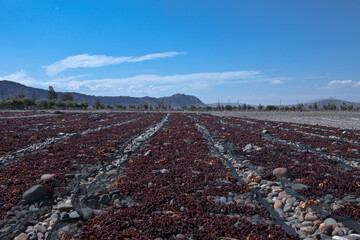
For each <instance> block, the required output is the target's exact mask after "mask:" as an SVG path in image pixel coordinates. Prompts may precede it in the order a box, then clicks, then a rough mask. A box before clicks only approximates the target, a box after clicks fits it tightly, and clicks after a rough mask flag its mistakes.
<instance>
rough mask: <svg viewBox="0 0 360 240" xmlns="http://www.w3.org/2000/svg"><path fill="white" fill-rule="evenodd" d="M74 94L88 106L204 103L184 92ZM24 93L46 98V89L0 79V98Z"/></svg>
mask: <svg viewBox="0 0 360 240" xmlns="http://www.w3.org/2000/svg"><path fill="white" fill-rule="evenodd" d="M55 91H56V89H55ZM57 93H58V97H59V98H60V97H61V95H62V94H64V93H65V92H57ZM68 93H70V94H71V95H73V96H74V101H75V102H87V103H88V104H89V106H91V105H92V104H93V103H94V102H95V100H96V99H99V101H100V102H101V103H103V104H105V105H107V104H109V105H114V104H121V105H125V106H129V105H140V104H143V103H148V104H149V105H153V106H155V105H158V104H161V103H162V102H163V103H164V104H166V105H169V104H170V105H171V107H172V108H179V107H182V106H184V105H186V106H191V105H194V106H197V107H205V106H206V105H205V104H204V103H203V102H202V101H201V100H200V99H198V98H197V97H195V96H191V95H185V94H179V93H178V94H175V95H172V96H170V97H161V98H155V97H141V98H138V97H129V96H114V97H112V96H111V97H107V96H92V95H86V94H81V93H76V92H68ZM20 94H24V95H25V97H27V98H32V97H33V96H35V98H36V100H42V99H47V96H48V91H47V90H44V89H39V88H32V87H28V86H25V85H22V84H20V83H16V82H12V81H7V80H2V81H0V98H8V97H13V96H16V95H20Z"/></svg>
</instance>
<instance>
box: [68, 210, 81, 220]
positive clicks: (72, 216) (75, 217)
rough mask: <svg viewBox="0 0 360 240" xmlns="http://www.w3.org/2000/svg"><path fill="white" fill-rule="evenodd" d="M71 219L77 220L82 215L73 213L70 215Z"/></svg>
mask: <svg viewBox="0 0 360 240" xmlns="http://www.w3.org/2000/svg"><path fill="white" fill-rule="evenodd" d="M69 217H70V218H71V219H77V218H79V217H80V215H79V214H78V213H77V212H76V211H73V212H71V213H70V215H69Z"/></svg>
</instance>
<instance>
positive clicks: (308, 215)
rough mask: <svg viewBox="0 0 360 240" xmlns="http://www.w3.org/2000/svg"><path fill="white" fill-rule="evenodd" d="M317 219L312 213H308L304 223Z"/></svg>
mask: <svg viewBox="0 0 360 240" xmlns="http://www.w3.org/2000/svg"><path fill="white" fill-rule="evenodd" d="M317 219H318V217H317V216H316V215H315V214H314V213H313V212H308V213H307V214H306V215H305V221H315V220H317Z"/></svg>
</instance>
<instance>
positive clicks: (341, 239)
mask: <svg viewBox="0 0 360 240" xmlns="http://www.w3.org/2000/svg"><path fill="white" fill-rule="evenodd" d="M332 239H333V240H349V238H347V237H340V236H333V237H332Z"/></svg>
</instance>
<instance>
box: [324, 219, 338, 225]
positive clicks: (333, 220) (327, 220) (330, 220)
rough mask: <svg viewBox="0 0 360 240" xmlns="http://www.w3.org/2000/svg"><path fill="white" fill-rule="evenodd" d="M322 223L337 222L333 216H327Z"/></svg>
mask: <svg viewBox="0 0 360 240" xmlns="http://www.w3.org/2000/svg"><path fill="white" fill-rule="evenodd" d="M324 223H327V224H332V223H337V222H336V220H335V219H333V218H327V219H325V221H324Z"/></svg>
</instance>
